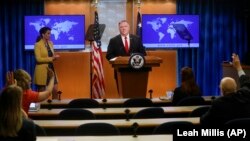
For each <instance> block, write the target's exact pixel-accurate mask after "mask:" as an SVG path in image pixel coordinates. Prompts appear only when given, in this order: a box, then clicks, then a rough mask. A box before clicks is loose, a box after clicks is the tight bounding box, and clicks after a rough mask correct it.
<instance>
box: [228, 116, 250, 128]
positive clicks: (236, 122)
mask: <svg viewBox="0 0 250 141" xmlns="http://www.w3.org/2000/svg"><path fill="white" fill-rule="evenodd" d="M225 127H226V128H235V129H237V128H240V129H243V128H245V129H249V128H250V118H237V119H232V120H230V121H228V122H226V123H225Z"/></svg>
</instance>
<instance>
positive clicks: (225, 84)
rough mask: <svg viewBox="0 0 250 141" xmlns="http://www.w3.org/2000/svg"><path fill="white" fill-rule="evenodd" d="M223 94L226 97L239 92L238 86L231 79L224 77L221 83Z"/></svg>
mask: <svg viewBox="0 0 250 141" xmlns="http://www.w3.org/2000/svg"><path fill="white" fill-rule="evenodd" d="M220 89H221V93H222V94H223V95H224V96H225V95H227V94H230V93H234V92H236V90H237V84H236V82H235V80H234V79H233V78H231V77H224V78H222V80H221V81H220Z"/></svg>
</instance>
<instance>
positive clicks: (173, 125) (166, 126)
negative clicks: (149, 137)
mask: <svg viewBox="0 0 250 141" xmlns="http://www.w3.org/2000/svg"><path fill="white" fill-rule="evenodd" d="M193 128H194V125H193V123H192V122H188V121H172V122H165V123H162V124H160V125H159V126H157V127H155V129H154V130H153V134H176V131H177V129H180V130H183V131H188V130H190V129H193Z"/></svg>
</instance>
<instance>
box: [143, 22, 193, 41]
mask: <svg viewBox="0 0 250 141" xmlns="http://www.w3.org/2000/svg"><path fill="white" fill-rule="evenodd" d="M147 24H149V25H150V26H151V27H152V29H153V31H154V32H156V33H157V35H158V41H159V42H161V40H162V39H163V37H164V36H170V38H171V39H174V38H176V36H178V35H176V29H175V28H174V26H173V25H174V24H183V25H184V26H185V27H186V28H188V26H189V25H191V24H193V22H192V21H185V20H180V21H171V22H170V23H169V24H168V23H167V18H156V19H153V20H152V21H148V22H147ZM164 27H167V29H166V30H164ZM168 34H169V35H168Z"/></svg>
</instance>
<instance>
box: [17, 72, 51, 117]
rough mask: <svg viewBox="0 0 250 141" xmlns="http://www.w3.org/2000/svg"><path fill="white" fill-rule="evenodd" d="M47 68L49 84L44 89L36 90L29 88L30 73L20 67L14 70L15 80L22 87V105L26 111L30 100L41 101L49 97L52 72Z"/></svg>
mask: <svg viewBox="0 0 250 141" xmlns="http://www.w3.org/2000/svg"><path fill="white" fill-rule="evenodd" d="M47 69H48V75H49V84H48V86H47V88H46V89H45V90H44V91H41V92H37V91H33V90H32V89H31V86H30V85H31V77H30V75H29V74H28V73H27V72H26V71H25V70H22V69H18V70H16V71H14V79H15V80H16V82H17V86H20V87H21V88H22V89H23V103H22V107H23V109H24V111H25V112H26V113H28V111H29V106H30V104H31V103H32V102H42V101H44V100H46V99H47V98H49V96H50V95H51V93H52V90H53V87H54V81H55V77H54V72H53V71H52V70H51V69H50V68H47Z"/></svg>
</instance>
